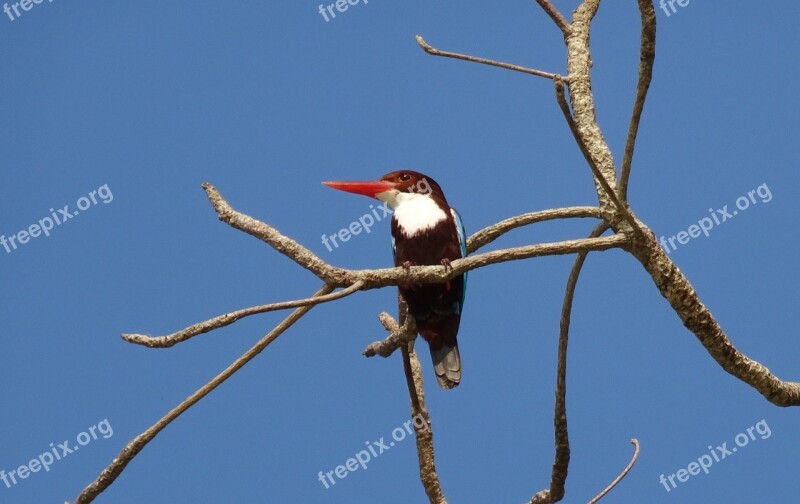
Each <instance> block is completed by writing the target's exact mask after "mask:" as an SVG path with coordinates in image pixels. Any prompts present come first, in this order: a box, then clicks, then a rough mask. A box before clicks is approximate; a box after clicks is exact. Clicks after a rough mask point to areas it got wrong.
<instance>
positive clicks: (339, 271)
mask: <svg viewBox="0 0 800 504" xmlns="http://www.w3.org/2000/svg"><path fill="white" fill-rule="evenodd" d="M203 187H204V188H205V190H206V193H207V194H208V195H209V200H210V201H211V203H212V205H213V206H214V208H215V210H216V211H217V214H218V215H219V218H220V220H222V221H223V222H225V223H227V224H228V225H230V226H232V227H234V228H236V229H239V230H240V231H244V232H245V233H247V234H249V235H251V236H255V237H256V238H259V239H260V240H262V241H264V242H265V243H267V244H269V245H270V246H272V247H273V248H275V249H276V250H278V251H279V252H281V253H282V254H284V255H285V256H287V257H288V258H290V259H292V260H293V261H295V262H296V263H297V264H298V265H300V266H302V267H303V268H305V269H307V270H309V271H311V272H313V273H314V274H315V275H317V277H319V278H320V279H321V280H323V281H324V282H325V283H329V284H331V285H335V286H339V287H341V286H348V285H353V284H354V283H355V282H356V281H358V280H363V281H364V287H362V290H368V289H377V288H381V287H386V286H389V285H400V284H407V283H442V282H445V281H447V280H450V279H452V278H454V277H456V276H458V275H460V274H462V273H464V272H465V271H470V270H473V269H477V268H482V267H484V266H488V265H490V264H496V263H501V262H506V261H516V260H520V259H528V258H531V257H540V256H546V255H565V254H574V253H577V252H581V251H583V250H608V249H610V248H617V247H625V246H627V244H628V243H629V242H630V238H628V237H627V236H624V235H621V234H618V235H614V236H611V237H607V238H592V239H579V240H566V241H562V242H555V243H541V244H537V245H527V246H523V247H512V248H508V249H503V250H495V251H491V252H484V253H482V254H475V255H471V256H468V257H466V258H464V259H457V260H455V261H453V262H452V263H451V264H450V267H448V268H442V267H441V266H411V267H410V268H408V269H406V268H401V267H396V268H384V269H372V270H347V269H343V268H337V267H335V266H331V265H329V264H327V263H326V262H325V261H323V260H322V259H320V258H319V257H317V256H316V255H314V254H313V253H312V252H311V251H309V250H308V249H306V248H305V247H303V246H302V245H300V244H299V243H297V242H295V241H294V240H292V239H291V238H288V237H286V236H284V235H282V234H281V233H280V232H278V231H277V230H276V229H275V228H273V227H272V226H270V225H268V224H266V223H264V222H261V221H259V220H256V219H254V218H252V217H250V216H248V215H245V214H243V213H240V212H238V211H236V210H234V209H233V208H232V207H231V206H230V205H229V204H228V202H227V201H225V199H223V198H222V196H221V195H220V194H219V192H218V191H217V190H216V189H215V188H214V187H213V186H212V185H211V184H208V183H205V184H203ZM483 232H486V233H489V234H492V233H494V231H493V227H490V228H487V229H485V230H483ZM500 234H502V233H500Z"/></svg>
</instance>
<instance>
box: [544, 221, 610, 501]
mask: <svg viewBox="0 0 800 504" xmlns="http://www.w3.org/2000/svg"><path fill="white" fill-rule="evenodd" d="M608 228H609V226H608V224H606V223H605V222H604V223H601V224H600V225H598V226H597V227H596V228H595V229H593V230H592V232H591V233H590V234H589V237H590V238H594V237H597V236H600V235H602V234H603V233H605V232H606V231H607V230H608ZM587 256H588V252H581V253H579V254H578V255H577V257H576V258H575V263H574V264H573V265H572V269H571V270H570V272H569V278H568V279H567V287H566V289H565V292H564V302H563V303H562V305H561V322H560V324H559V335H558V368H557V371H556V401H555V407H554V414H553V425H554V430H555V446H556V448H555V451H556V455H555V460H554V461H553V470H552V473H551V476H550V488H549V489H548V490H542V491H540V492H539V493H537V494H536V495H534V496H533V497H532V498H531V501H530V504H551V503H553V502H558V501H560V500H561V499H563V498H564V486H565V484H566V481H567V471H568V469H569V458H570V449H569V431H568V429H567V345H568V343H569V325H570V320H571V316H572V302H573V299H574V298H575V288H576V287H577V285H578V278H579V276H580V274H581V269H583V265H584V263H585V262H586V257H587Z"/></svg>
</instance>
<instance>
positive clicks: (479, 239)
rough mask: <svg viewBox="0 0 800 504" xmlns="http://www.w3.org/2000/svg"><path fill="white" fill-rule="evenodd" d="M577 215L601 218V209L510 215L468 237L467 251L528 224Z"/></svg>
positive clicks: (573, 209) (569, 209)
mask: <svg viewBox="0 0 800 504" xmlns="http://www.w3.org/2000/svg"><path fill="white" fill-rule="evenodd" d="M575 217H594V218H597V219H599V218H601V215H600V209H599V208H598V207H588V206H586V207H566V208H555V209H552V210H539V211H537V212H530V213H526V214H522V215H517V216H515V217H509V218H508V219H505V220H502V221H500V222H498V223H497V224H492V225H491V226H489V227H487V228H484V229H481V230H480V231H478V232H477V233H475V234H473V235H472V236H470V237H469V239H467V253H469V254H471V253H472V252H475V251H476V250H478V249H479V248H481V247H484V246H486V245H488V244H489V243H492V242H493V241H494V240H496V239H497V238H499V237H500V236H502V235H504V234H505V233H507V232H509V231H511V230H512V229H516V228H518V227H521V226H527V225H528V224H535V223H537V222H544V221H549V220H553V219H567V218H575Z"/></svg>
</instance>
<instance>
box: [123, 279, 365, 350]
mask: <svg viewBox="0 0 800 504" xmlns="http://www.w3.org/2000/svg"><path fill="white" fill-rule="evenodd" d="M363 286H364V282H363V281H362V280H356V282H355V283H354V284H353V285H351V286H349V287H347V288H345V289H342V290H340V291H339V292H332V293H331V294H326V295H324V296H313V297H310V298H306V299H296V300H294V301H282V302H280V303H272V304H266V305H260V306H253V307H251V308H245V309H243V310H237V311H233V312H230V313H226V314H224V315H219V316H217V317H214V318H212V319H209V320H206V321H203V322H199V323H197V324H193V325H191V326H189V327H187V328H185V329H181V330H180V331H177V332H174V333H172V334H168V335H166V336H147V335H145V334H123V335H122V339H124V340H125V341H127V342H129V343H135V344H137V345H143V346H146V347H149V348H168V347H171V346H173V345H175V344H177V343H181V342H183V341H186V340H188V339H190V338H193V337H194V336H197V335H199V334H203V333H207V332H210V331H213V330H214V329H219V328H221V327H225V326H227V325H230V324H233V323H234V322H236V321H237V320H239V319H242V318H244V317H249V316H250V315H256V314H258V313H267V312H271V311H276V310H286V309H288V308H296V307H299V306H309V305H314V306H315V305H318V304H322V303H327V302H329V301H335V300H337V299H341V298H343V297H347V296H349V295H350V294H353V293H354V292H357V291H359V290H361V288H362V287H363Z"/></svg>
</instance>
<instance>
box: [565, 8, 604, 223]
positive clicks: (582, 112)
mask: <svg viewBox="0 0 800 504" xmlns="http://www.w3.org/2000/svg"><path fill="white" fill-rule="evenodd" d="M599 6H600V0H585V1H584V2H583V3H582V4H581V5H580V6H579V7H578V8H577V9H575V12H574V14H573V17H572V25H571V26H572V31H571V32H570V35H569V36H568V37H566V38H565V40H566V42H567V69H568V70H569V93H570V101H571V102H572V114H571V115H570V117H572V118H573V120H574V121H575V124H574V132H573V134H574V135H575V136H576V139H579V146H580V147H581V151H582V152H583V153H584V156H587V157H588V158H589V159H591V160H592V161H591V162H590V163H589V165H590V166H591V167H592V170H593V171H594V169H595V168H597V171H598V172H599V175H597V174H596V175H595V184H597V196H598V199H599V201H600V207H601V208H602V209H603V212H604V217H605V218H606V220H608V221H612V220H613V217H614V216H613V213H612V212H611V206H612V201H613V200H612V199H611V198H613V196H611V194H612V193H613V194H616V187H615V186H616V171H615V170H614V158H613V157H612V155H611V150H610V149H609V148H608V144H607V142H606V140H605V138H604V137H603V132H602V131H601V130H600V126H599V125H598V124H597V115H596V113H595V105H594V97H593V95H592V78H591V67H592V55H591V50H590V48H589V31H590V29H591V23H592V19H593V18H594V15H595V14H596V13H597V9H598V7H599ZM570 128H572V126H571V127H570ZM580 144H582V146H581V145H580ZM607 186H608V187H610V189H611V190H610V191H609V190H608V189H607V188H606V187H607ZM612 224H616V223H612ZM615 229H616V228H615Z"/></svg>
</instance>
